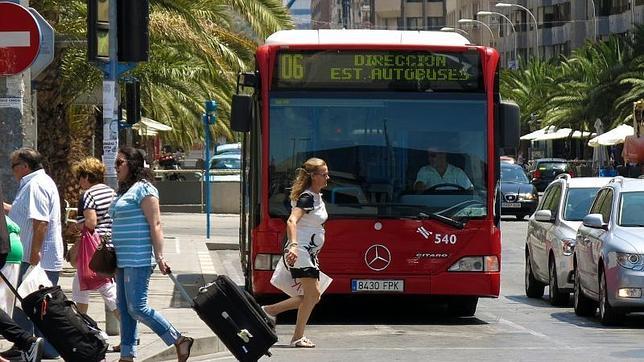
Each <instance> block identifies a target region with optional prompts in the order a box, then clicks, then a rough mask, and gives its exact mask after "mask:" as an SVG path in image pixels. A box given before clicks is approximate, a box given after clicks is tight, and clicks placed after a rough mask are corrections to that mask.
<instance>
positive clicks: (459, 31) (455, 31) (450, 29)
mask: <svg viewBox="0 0 644 362" xmlns="http://www.w3.org/2000/svg"><path fill="white" fill-rule="evenodd" d="M441 31H445V32H452V33H461V34H463V35H465V37H466V38H468V39H469V37H470V33H468V32H466V31H465V30H463V29H459V28H450V27H442V28H441Z"/></svg>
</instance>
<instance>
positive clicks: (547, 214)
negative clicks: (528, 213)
mask: <svg viewBox="0 0 644 362" xmlns="http://www.w3.org/2000/svg"><path fill="white" fill-rule="evenodd" d="M534 219H535V220H537V221H544V222H554V221H555V220H554V218H553V217H552V212H551V211H550V210H538V211H537V212H535V213H534Z"/></svg>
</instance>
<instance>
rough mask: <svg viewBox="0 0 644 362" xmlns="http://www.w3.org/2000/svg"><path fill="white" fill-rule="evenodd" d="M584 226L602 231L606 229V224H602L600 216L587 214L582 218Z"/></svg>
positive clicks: (602, 218) (602, 220) (602, 219)
mask: <svg viewBox="0 0 644 362" xmlns="http://www.w3.org/2000/svg"><path fill="white" fill-rule="evenodd" d="M583 223H584V226H587V227H589V228H593V229H604V230H606V229H607V228H608V224H607V223H605V222H604V217H603V216H602V214H588V215H586V216H584V221H583Z"/></svg>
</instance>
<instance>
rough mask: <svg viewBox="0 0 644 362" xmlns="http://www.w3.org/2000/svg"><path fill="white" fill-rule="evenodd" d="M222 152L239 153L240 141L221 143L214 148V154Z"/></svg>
mask: <svg viewBox="0 0 644 362" xmlns="http://www.w3.org/2000/svg"><path fill="white" fill-rule="evenodd" d="M223 153H236V154H240V153H241V142H238V143H227V144H223V145H218V146H217V147H216V149H215V154H216V155H219V154H223Z"/></svg>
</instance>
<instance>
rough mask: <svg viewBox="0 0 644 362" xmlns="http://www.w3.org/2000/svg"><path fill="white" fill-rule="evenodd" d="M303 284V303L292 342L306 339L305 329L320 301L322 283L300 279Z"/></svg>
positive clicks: (312, 279)
mask: <svg viewBox="0 0 644 362" xmlns="http://www.w3.org/2000/svg"><path fill="white" fill-rule="evenodd" d="M298 280H299V282H301V283H302V288H303V289H304V295H303V296H302V303H300V307H299V308H298V310H297V322H296V323H295V331H294V332H293V339H291V342H292V341H296V340H298V339H300V338H302V337H304V328H305V327H306V323H307V322H308V321H309V317H310V316H311V312H312V311H313V307H315V305H316V304H317V303H318V302H319V301H320V283H319V282H318V280H317V279H315V278H298Z"/></svg>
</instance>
